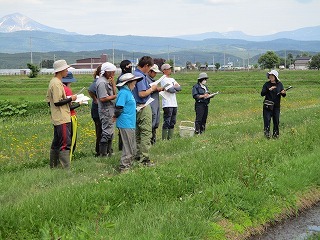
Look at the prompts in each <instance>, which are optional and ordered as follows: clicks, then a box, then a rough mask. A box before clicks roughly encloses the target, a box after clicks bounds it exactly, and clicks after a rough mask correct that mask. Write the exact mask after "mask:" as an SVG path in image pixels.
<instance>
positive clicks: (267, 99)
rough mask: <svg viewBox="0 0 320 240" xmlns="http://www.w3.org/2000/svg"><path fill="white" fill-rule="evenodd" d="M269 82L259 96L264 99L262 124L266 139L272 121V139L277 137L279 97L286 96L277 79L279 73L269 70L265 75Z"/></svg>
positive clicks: (268, 135) (268, 136)
mask: <svg viewBox="0 0 320 240" xmlns="http://www.w3.org/2000/svg"><path fill="white" fill-rule="evenodd" d="M267 78H268V79H269V81H267V82H265V83H264V85H263V87H262V90H261V96H262V97H264V102H263V122H264V135H265V137H266V138H267V139H269V138H270V122H271V118H272V121H273V134H272V137H273V138H278V137H279V120H280V101H281V97H285V96H286V90H285V89H284V88H283V85H282V83H281V82H280V79H279V73H278V72H277V71H276V70H271V71H270V72H268V73H267Z"/></svg>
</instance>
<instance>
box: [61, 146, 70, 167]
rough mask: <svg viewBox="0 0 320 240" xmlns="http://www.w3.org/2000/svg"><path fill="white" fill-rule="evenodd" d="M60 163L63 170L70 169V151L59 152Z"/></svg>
mask: <svg viewBox="0 0 320 240" xmlns="http://www.w3.org/2000/svg"><path fill="white" fill-rule="evenodd" d="M59 159H60V163H61V165H62V167H63V168H65V169H69V168H70V150H65V151H60V152H59Z"/></svg>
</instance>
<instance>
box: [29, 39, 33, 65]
mask: <svg viewBox="0 0 320 240" xmlns="http://www.w3.org/2000/svg"><path fill="white" fill-rule="evenodd" d="M30 63H31V64H33V59H32V41H31V37H30Z"/></svg>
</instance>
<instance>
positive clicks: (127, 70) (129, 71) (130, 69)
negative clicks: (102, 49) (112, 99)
mask: <svg viewBox="0 0 320 240" xmlns="http://www.w3.org/2000/svg"><path fill="white" fill-rule="evenodd" d="M131 72H132V66H130V67H125V68H123V69H122V73H123V74H125V73H131Z"/></svg>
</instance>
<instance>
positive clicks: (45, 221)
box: [0, 71, 320, 239]
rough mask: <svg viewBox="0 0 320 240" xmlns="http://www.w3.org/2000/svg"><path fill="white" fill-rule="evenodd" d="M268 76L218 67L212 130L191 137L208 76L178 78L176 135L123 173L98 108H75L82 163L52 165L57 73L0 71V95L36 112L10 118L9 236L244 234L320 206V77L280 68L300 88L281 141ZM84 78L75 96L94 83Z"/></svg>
mask: <svg viewBox="0 0 320 240" xmlns="http://www.w3.org/2000/svg"><path fill="white" fill-rule="evenodd" d="M265 73H266V71H256V72H217V73H215V72H209V73H208V74H209V78H210V79H209V80H208V86H209V89H210V90H211V91H213V92H215V91H220V92H221V94H220V95H217V96H216V97H215V98H213V99H212V101H211V103H210V107H209V116H208V123H207V131H206V132H205V133H204V134H202V135H201V136H194V137H191V138H180V136H179V129H178V126H179V123H180V121H185V120H189V121H194V118H195V113H194V101H193V99H192V96H191V88H192V86H193V84H195V82H196V78H197V75H198V72H194V73H193V72H189V73H177V74H175V75H174V78H175V79H176V80H177V81H178V82H179V83H180V84H181V85H182V89H183V90H182V92H181V93H179V94H178V104H179V109H178V122H177V127H176V131H175V136H174V139H172V140H171V141H170V142H169V141H161V140H159V141H158V142H157V144H156V145H155V146H153V147H152V148H151V158H152V160H153V161H154V162H155V163H156V166H155V167H153V168H144V167H139V166H135V167H134V168H133V169H132V170H131V171H130V172H129V173H127V174H119V172H118V170H117V169H118V165H119V159H120V155H121V153H120V152H118V151H116V152H115V155H114V156H112V157H111V158H95V157H93V151H94V144H95V143H94V141H95V137H94V125H93V121H92V120H91V118H90V107H89V106H81V108H78V109H79V110H78V111H77V112H78V120H79V128H78V130H79V132H78V142H77V149H76V152H75V156H74V158H73V161H72V170H71V171H70V172H66V171H64V170H62V169H56V170H51V169H49V148H50V144H51V141H52V137H53V127H52V125H51V123H50V113H49V110H48V107H47V105H46V103H45V102H44V98H45V94H46V89H47V86H48V83H49V81H50V78H51V76H40V77H38V78H36V79H29V78H28V77H24V76H0V101H1V102H4V100H6V102H5V103H4V105H11V104H12V105H14V106H16V105H17V104H22V103H25V104H26V107H25V108H26V110H27V112H26V113H25V114H16V115H15V116H12V117H3V118H0V122H1V124H0V239H245V238H247V237H249V236H250V235H251V234H253V233H258V232H261V231H263V229H264V226H267V225H268V224H271V223H272V222H274V221H275V220H278V219H282V218H285V217H287V216H289V215H292V214H296V213H297V212H298V210H299V209H302V208H305V207H309V206H311V205H312V204H314V203H315V202H317V201H319V200H320V187H319V186H320V180H319V163H320V160H319V155H320V122H319V117H320V98H319V96H320V88H319V77H320V74H319V72H318V71H283V72H280V75H279V77H280V79H281V81H282V82H283V84H284V86H285V87H287V86H289V85H292V86H293V89H292V90H290V91H288V93H287V97H286V98H283V99H282V104H281V117H280V138H279V139H277V140H267V139H265V138H264V137H263V121H262V100H263V98H262V97H261V96H260V91H261V88H262V85H263V83H264V82H265V81H266V80H267V79H266V76H265ZM76 78H77V79H78V82H76V83H74V84H73V85H72V89H73V91H74V92H77V91H78V90H80V89H81V88H82V87H84V86H89V85H90V83H91V81H92V78H91V76H88V75H78V76H76ZM160 135H161V131H160V130H159V131H158V139H160ZM116 146H117V139H115V140H114V148H115V149H116Z"/></svg>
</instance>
